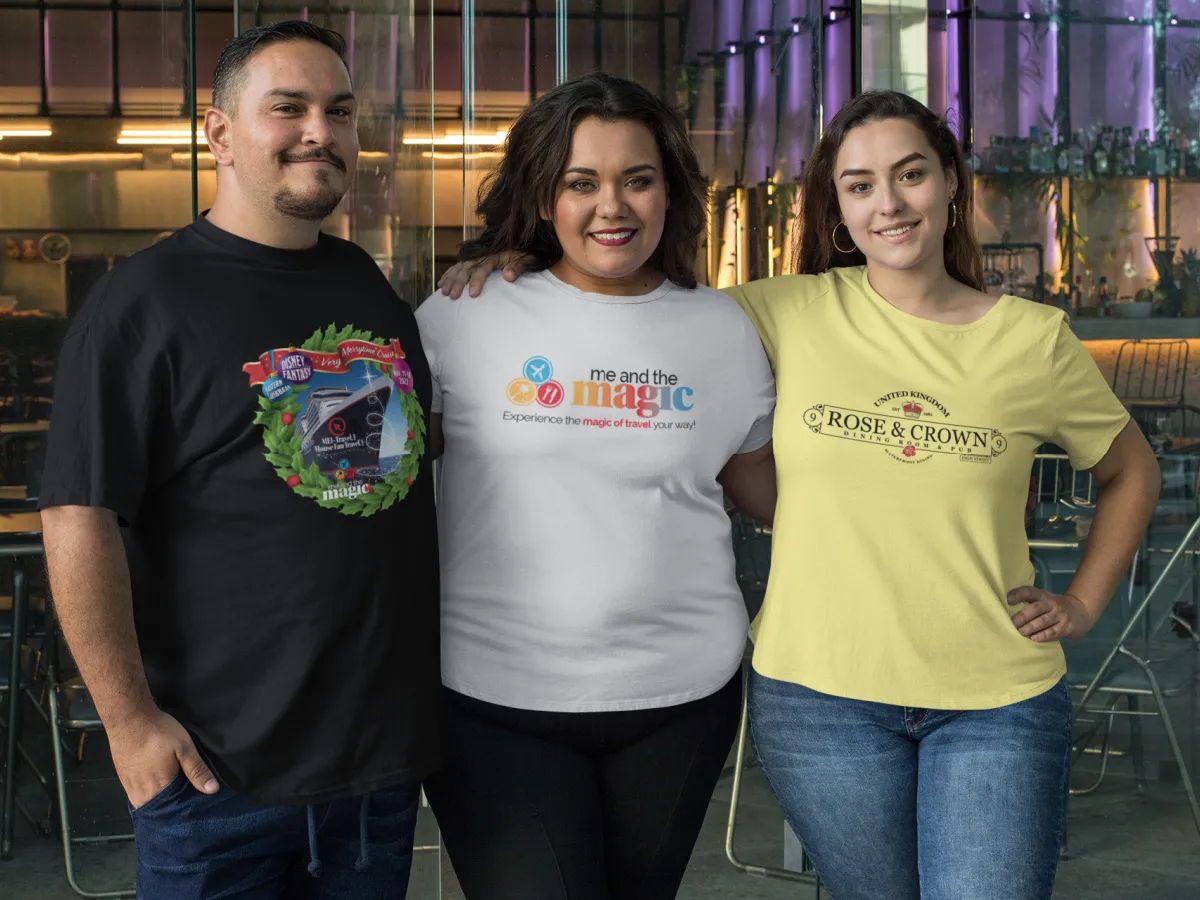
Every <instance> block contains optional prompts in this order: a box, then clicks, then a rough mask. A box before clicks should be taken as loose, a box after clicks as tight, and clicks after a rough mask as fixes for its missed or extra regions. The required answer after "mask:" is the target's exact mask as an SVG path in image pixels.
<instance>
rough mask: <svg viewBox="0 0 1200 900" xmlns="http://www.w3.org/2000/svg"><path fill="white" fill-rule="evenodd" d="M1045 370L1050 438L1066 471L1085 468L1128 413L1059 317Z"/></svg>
mask: <svg viewBox="0 0 1200 900" xmlns="http://www.w3.org/2000/svg"><path fill="white" fill-rule="evenodd" d="M1051 365H1052V369H1051V378H1052V382H1053V383H1052V384H1051V385H1050V390H1051V397H1052V398H1053V406H1054V432H1053V435H1052V439H1053V441H1054V443H1056V444H1058V446H1060V447H1062V448H1063V450H1065V451H1066V452H1067V455H1068V456H1069V457H1070V459H1071V465H1072V467H1074V468H1075V469H1077V470H1081V471H1082V470H1085V469H1090V468H1092V466H1094V465H1096V464H1097V463H1098V462H1100V460H1101V459H1103V458H1104V455H1105V454H1106V453H1108V449H1109V447H1111V446H1112V443H1113V441H1114V440H1116V437H1117V435H1118V434H1120V433H1121V431H1122V430H1123V429H1124V428H1125V426H1126V424H1127V423H1128V422H1129V411H1128V410H1127V409H1126V408H1125V406H1124V405H1123V404H1122V403H1121V401H1120V400H1118V399H1117V396H1116V395H1115V394H1114V393H1113V391H1112V388H1110V387H1109V385H1108V382H1107V381H1105V379H1104V375H1103V374H1101V372H1100V368H1099V366H1097V365H1096V361H1095V360H1094V359H1092V357H1091V355H1090V354H1089V353H1088V352H1087V348H1085V347H1084V346H1083V343H1082V342H1081V341H1080V340H1079V338H1077V337H1076V336H1075V334H1074V332H1072V331H1071V328H1070V326H1069V325H1068V324H1067V322H1066V319H1065V318H1064V319H1063V320H1062V322H1061V323H1060V325H1059V329H1058V335H1057V338H1056V340H1055V344H1054V351H1053V359H1052V363H1051Z"/></svg>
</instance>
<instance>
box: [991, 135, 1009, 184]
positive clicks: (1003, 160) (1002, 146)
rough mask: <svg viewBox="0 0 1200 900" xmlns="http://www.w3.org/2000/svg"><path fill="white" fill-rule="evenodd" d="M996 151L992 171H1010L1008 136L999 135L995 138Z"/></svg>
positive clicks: (1005, 172)
mask: <svg viewBox="0 0 1200 900" xmlns="http://www.w3.org/2000/svg"><path fill="white" fill-rule="evenodd" d="M993 147H994V151H995V152H994V153H993V155H992V171H993V172H998V173H999V174H1001V175H1004V174H1007V172H1008V141H1007V139H1006V138H1003V137H999V136H997V137H996V138H995V139H994V144H993Z"/></svg>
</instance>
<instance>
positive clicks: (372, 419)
mask: <svg viewBox="0 0 1200 900" xmlns="http://www.w3.org/2000/svg"><path fill="white" fill-rule="evenodd" d="M242 371H243V372H245V373H246V374H247V375H249V376H250V386H251V387H258V388H260V394H259V397H258V406H259V410H258V412H257V413H256V414H255V416H254V422H255V424H257V425H261V426H262V428H263V442H264V443H265V445H266V454H265V456H266V460H267V463H268V464H270V465H271V467H272V468H274V469H275V473H276V474H277V475H278V476H279V477H280V478H281V479H282V480H283V481H284V483H286V484H287V486H288V487H289V488H291V490H292V491H293V492H295V493H296V494H297V495H299V496H301V497H307V498H309V499H311V500H315V501H316V502H317V504H318V505H320V506H322V507H325V508H326V509H333V510H337V511H338V512H340V513H342V514H344V515H360V516H364V517H365V516H370V515H373V514H374V513H377V512H379V511H380V510H382V509H387V508H388V507H390V506H392V504H394V503H396V502H397V501H398V500H403V499H404V498H405V496H407V494H408V489H409V487H411V486H412V483H413V480H414V479H415V478H416V477H417V473H418V471H419V467H420V461H421V456H422V455H423V454H424V452H425V416H424V412H423V411H422V409H421V404H420V401H419V400H418V399H417V396H416V393H415V392H414V390H413V387H414V385H413V374H412V369H410V368H409V366H408V363H407V362H405V357H404V350H403V348H402V347H401V346H400V342H399V341H398V340H396V339H394V338H393V339H392V340H390V341H387V342H384V341H380V340H377V339H376V338H375V337H374V336H373V335H372V334H371V333H370V332H367V331H359V330H356V329H355V328H354V327H353V326H351V325H347V326H345V327H344V328H342V329H340V330H339V329H338V327H337V326H336V325H330V326H329V327H328V328H327V329H325V330H324V331H321V330H320V329H318V330H317V331H316V332H314V333H313V335H312V336H311V337H310V338H309V339H308V340H307V341H305V342H304V343H303V344H302V345H300V346H299V347H287V348H282V349H278V350H269V351H267V352H265V353H263V354H262V355H261V356H260V357H259V358H258V360H257V361H256V362H251V363H246V364H245V365H244V366H243V367H242Z"/></svg>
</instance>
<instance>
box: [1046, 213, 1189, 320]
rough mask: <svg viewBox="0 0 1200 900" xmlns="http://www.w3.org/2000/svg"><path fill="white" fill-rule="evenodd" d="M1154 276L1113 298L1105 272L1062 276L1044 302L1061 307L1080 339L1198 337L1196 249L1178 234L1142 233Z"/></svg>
mask: <svg viewBox="0 0 1200 900" xmlns="http://www.w3.org/2000/svg"><path fill="white" fill-rule="evenodd" d="M1144 240H1145V243H1146V249H1147V251H1148V253H1149V255H1150V258H1151V260H1152V262H1153V265H1154V269H1155V274H1156V275H1157V279H1156V280H1154V281H1151V282H1149V283H1147V284H1145V286H1143V287H1142V288H1140V289H1139V290H1137V291H1136V293H1133V294H1131V295H1125V296H1117V293H1116V291H1115V290H1113V289H1112V286H1111V285H1110V282H1109V279H1108V277H1107V276H1106V275H1099V276H1098V277H1097V278H1095V279H1094V280H1093V278H1092V273H1090V272H1089V273H1087V274H1086V275H1084V274H1076V275H1074V276H1073V278H1072V277H1071V276H1064V277H1063V279H1062V281H1061V282H1060V283H1059V285H1058V286H1057V288H1054V289H1053V290H1051V291H1050V292H1049V293H1048V295H1047V297H1046V300H1045V302H1046V303H1047V304H1049V305H1051V306H1057V307H1059V308H1060V309H1063V310H1064V311H1066V312H1067V314H1068V315H1069V316H1070V318H1071V322H1072V328H1074V329H1075V331H1076V333H1077V334H1080V336H1081V337H1082V336H1083V334H1087V335H1088V336H1089V337H1092V338H1101V337H1114V338H1115V337H1143V338H1149V337H1200V252H1198V251H1197V250H1195V249H1187V250H1183V251H1182V253H1179V252H1177V248H1178V246H1179V238H1178V237H1174V236H1172V237H1146V238H1144Z"/></svg>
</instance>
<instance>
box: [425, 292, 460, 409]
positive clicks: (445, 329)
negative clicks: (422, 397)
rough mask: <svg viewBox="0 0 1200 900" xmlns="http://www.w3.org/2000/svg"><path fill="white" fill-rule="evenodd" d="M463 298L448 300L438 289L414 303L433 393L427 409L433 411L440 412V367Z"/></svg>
mask: <svg viewBox="0 0 1200 900" xmlns="http://www.w3.org/2000/svg"><path fill="white" fill-rule="evenodd" d="M464 302H466V301H465V300H451V299H450V298H449V297H447V296H446V295H445V294H443V293H442V292H441V291H437V292H436V293H434V295H433V296H432V297H430V298H429V299H428V300H426V301H425V302H424V303H422V304H421V305H420V306H418V307H417V313H416V315H417V327H418V328H420V330H421V346H422V347H423V348H424V350H425V358H426V359H427V360H428V361H429V375H430V378H431V380H432V382H433V396H432V398H431V399H430V402H429V409H430V411H431V412H433V413H434V414H436V415H440V414H441V412H442V370H443V369H444V368H445V365H446V357H447V355H448V354H449V351H450V346H451V344H452V343H453V341H454V330H455V328H456V327H457V326H458V315H459V311H460V310H461V309H462V305H463V303H464Z"/></svg>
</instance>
